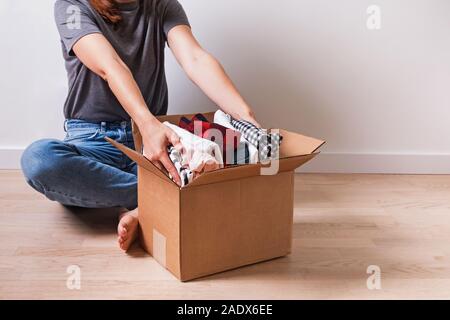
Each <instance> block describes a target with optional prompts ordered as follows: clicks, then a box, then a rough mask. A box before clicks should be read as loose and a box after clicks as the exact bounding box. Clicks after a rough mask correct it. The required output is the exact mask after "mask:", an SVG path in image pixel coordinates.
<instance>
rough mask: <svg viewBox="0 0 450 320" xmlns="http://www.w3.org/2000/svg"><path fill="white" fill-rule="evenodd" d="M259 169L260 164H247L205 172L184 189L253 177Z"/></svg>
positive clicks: (257, 173)
mask: <svg viewBox="0 0 450 320" xmlns="http://www.w3.org/2000/svg"><path fill="white" fill-rule="evenodd" d="M260 168H261V165H260V164H249V165H242V166H235V167H229V168H225V169H218V170H215V171H211V172H206V173H203V174H202V175H200V176H198V177H197V178H195V180H194V181H192V182H191V183H190V184H188V185H187V186H186V187H185V188H190V187H195V186H200V185H204V184H210V183H216V182H221V181H228V180H235V179H242V178H248V177H254V176H257V175H259V173H260ZM185 188H183V189H185Z"/></svg>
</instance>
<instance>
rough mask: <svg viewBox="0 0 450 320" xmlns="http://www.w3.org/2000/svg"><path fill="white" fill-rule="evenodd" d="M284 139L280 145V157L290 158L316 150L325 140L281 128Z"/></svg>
mask: <svg viewBox="0 0 450 320" xmlns="http://www.w3.org/2000/svg"><path fill="white" fill-rule="evenodd" d="M279 131H280V134H281V136H282V137H283V141H282V142H281V145H280V158H290V157H296V156H301V155H307V154H311V153H314V152H316V151H317V150H318V149H319V148H320V147H321V146H322V145H323V144H324V143H325V141H323V140H320V139H316V138H311V137H307V136H304V135H301V134H299V133H295V132H290V131H287V130H283V129H279Z"/></svg>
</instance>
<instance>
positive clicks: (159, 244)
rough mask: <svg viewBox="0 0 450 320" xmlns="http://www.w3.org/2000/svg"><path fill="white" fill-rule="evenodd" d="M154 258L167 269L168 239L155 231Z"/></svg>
mask: <svg viewBox="0 0 450 320" xmlns="http://www.w3.org/2000/svg"><path fill="white" fill-rule="evenodd" d="M153 258H155V260H156V261H158V262H159V263H160V264H161V265H162V266H163V267H166V237H164V236H163V235H162V234H161V233H159V232H158V230H156V229H153Z"/></svg>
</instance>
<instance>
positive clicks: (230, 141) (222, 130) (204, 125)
mask: <svg viewBox="0 0 450 320" xmlns="http://www.w3.org/2000/svg"><path fill="white" fill-rule="evenodd" d="M179 126H180V127H181V128H183V129H185V130H187V131H189V132H190V133H192V134H195V135H196V136H199V137H201V138H203V139H207V140H210V141H213V142H215V143H217V144H218V145H219V147H220V149H221V150H222V156H223V159H224V162H225V164H238V162H237V159H238V158H237V157H236V154H238V152H237V150H238V148H239V144H240V140H241V134H240V133H239V132H238V131H236V130H234V129H231V128H226V127H224V126H222V125H220V124H217V123H211V122H209V121H208V120H207V119H206V117H205V116H203V115H202V114H200V113H199V114H197V115H195V116H194V117H193V118H192V119H191V120H189V119H188V118H186V117H182V118H181V119H180V121H179ZM244 152H245V150H244ZM240 158H241V159H243V160H244V161H245V155H244V158H242V157H240ZM244 163H245V162H244Z"/></svg>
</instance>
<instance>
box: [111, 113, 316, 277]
mask: <svg viewBox="0 0 450 320" xmlns="http://www.w3.org/2000/svg"><path fill="white" fill-rule="evenodd" d="M205 115H206V117H207V118H208V119H209V120H212V119H213V117H214V114H213V113H206V114H205ZM181 116H183V115H177V116H164V117H159V119H160V120H161V121H169V122H171V123H173V124H178V121H179V119H180V117H181ZM184 116H186V117H188V118H190V117H192V115H184ZM133 131H134V132H133V134H134V139H135V145H136V150H138V151H136V150H131V149H129V148H127V147H125V146H123V145H121V144H119V143H117V142H114V141H111V140H109V141H110V142H111V143H112V144H114V145H115V146H116V147H117V148H119V149H120V150H122V151H123V152H124V153H125V154H126V155H128V156H129V157H130V158H131V159H133V160H134V161H136V163H137V164H138V166H139V169H138V205H139V223H140V228H141V240H142V245H143V247H144V249H145V250H146V251H147V252H148V253H149V254H150V255H152V256H153V257H154V258H155V259H156V260H157V261H158V262H159V263H160V264H161V265H162V266H164V267H165V268H167V269H168V270H169V271H170V272H171V273H173V274H174V275H175V276H176V277H177V278H178V279H180V280H181V281H188V280H192V279H195V278H199V277H203V276H206V275H211V274H214V273H218V272H221V271H225V270H229V269H234V268H237V267H241V266H244V265H248V264H253V263H256V262H261V261H265V260H269V259H273V258H277V257H282V256H285V255H287V254H289V253H290V251H291V241H292V223H293V203H294V170H295V169H296V168H298V167H300V166H301V165H303V164H305V163H306V162H308V161H309V160H311V159H313V158H314V157H315V156H316V155H317V150H318V148H319V147H320V146H322V144H323V143H324V141H322V140H318V139H314V138H310V137H306V136H303V135H300V134H296V133H293V132H289V131H286V130H280V133H281V134H282V135H283V142H282V144H281V148H280V161H279V173H278V174H276V175H261V174H260V172H261V171H260V170H261V168H262V167H264V166H263V165H261V164H252V165H242V166H234V167H229V168H225V169H220V170H217V171H213V172H209V173H206V174H203V175H201V176H199V177H198V178H197V179H195V180H194V181H193V182H192V183H191V184H189V185H188V186H186V187H184V188H180V187H178V186H177V185H176V184H175V183H174V182H173V181H172V180H171V179H170V178H169V177H168V176H167V175H166V174H165V173H164V172H162V171H160V170H159V169H158V168H157V167H155V166H154V165H153V164H152V163H151V162H150V161H148V160H147V159H146V158H145V157H144V156H143V155H142V154H141V152H140V151H141V150H142V147H141V146H142V138H141V135H140V133H139V131H138V130H137V129H134V130H133Z"/></svg>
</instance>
